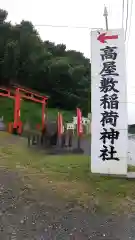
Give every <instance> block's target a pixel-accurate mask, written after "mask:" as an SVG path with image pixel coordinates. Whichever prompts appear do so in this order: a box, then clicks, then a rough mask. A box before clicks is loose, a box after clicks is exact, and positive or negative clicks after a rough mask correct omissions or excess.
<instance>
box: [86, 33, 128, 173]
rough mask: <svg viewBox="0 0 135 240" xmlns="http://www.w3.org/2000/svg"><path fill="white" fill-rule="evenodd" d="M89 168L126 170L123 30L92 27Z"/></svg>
mask: <svg viewBox="0 0 135 240" xmlns="http://www.w3.org/2000/svg"><path fill="white" fill-rule="evenodd" d="M91 44H92V46H91V54H92V56H91V72H92V86H91V90H92V98H91V104H92V106H91V108H92V124H91V132H92V139H91V171H92V173H101V174H118V175H126V174H127V154H128V149H127V148H128V119H127V90H126V89H127V88H126V70H125V69H126V66H125V46H124V31H123V30H122V29H117V30H109V31H103V30H102V31H101V32H98V31H92V33H91Z"/></svg>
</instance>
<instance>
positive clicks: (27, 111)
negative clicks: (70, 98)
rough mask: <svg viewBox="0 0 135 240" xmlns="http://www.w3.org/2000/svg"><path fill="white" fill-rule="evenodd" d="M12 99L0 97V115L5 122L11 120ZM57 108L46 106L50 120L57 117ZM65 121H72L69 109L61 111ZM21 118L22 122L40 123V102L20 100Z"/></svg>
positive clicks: (12, 113) (71, 113) (12, 114)
mask: <svg viewBox="0 0 135 240" xmlns="http://www.w3.org/2000/svg"><path fill="white" fill-rule="evenodd" d="M13 108H14V101H13V100H12V99H6V98H2V97H0V116H4V121H5V122H10V121H13V116H14V112H13ZM57 112H58V109H51V108H48V110H47V113H48V117H49V119H51V120H55V119H56V118H57ZM61 112H62V114H63V117H64V120H65V121H72V117H73V115H74V113H73V112H70V111H61ZM21 120H22V122H23V123H24V122H26V121H30V122H31V124H32V125H35V124H37V123H41V104H35V103H32V102H30V101H22V103H21Z"/></svg>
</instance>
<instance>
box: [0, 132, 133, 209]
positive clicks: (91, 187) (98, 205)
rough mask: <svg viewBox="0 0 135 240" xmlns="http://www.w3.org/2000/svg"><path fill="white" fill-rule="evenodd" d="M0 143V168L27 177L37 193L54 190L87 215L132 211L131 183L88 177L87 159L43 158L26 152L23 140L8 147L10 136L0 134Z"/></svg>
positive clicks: (10, 143)
mask: <svg viewBox="0 0 135 240" xmlns="http://www.w3.org/2000/svg"><path fill="white" fill-rule="evenodd" d="M6 141H7V143H6ZM0 142H1V143H2V144H0V166H1V167H6V168H9V169H13V170H15V169H16V170H17V171H18V172H20V173H21V174H23V175H24V176H28V177H29V181H30V182H31V184H33V185H34V187H37V189H38V190H39V189H42V190H44V191H45V189H47V188H48V189H55V194H57V195H58V196H59V197H60V198H62V199H68V201H69V200H70V201H74V202H75V203H76V205H79V206H83V207H86V208H89V209H90V210H91V211H107V212H108V211H109V212H110V211H111V212H113V213H118V212H133V211H134V210H135V190H134V189H135V183H134V181H131V180H126V179H119V178H112V177H103V176H102V177H101V176H97V175H93V174H91V172H90V167H89V165H90V157H87V156H82V155H81V156H80V155H78V156H73V155H71V156H47V155H45V153H43V152H42V151H35V150H31V149H29V148H27V144H26V142H25V140H24V139H21V138H20V140H19V141H18V139H17V140H16V141H15V143H12V137H11V135H8V134H5V133H0ZM133 169H134V168H132V170H133ZM54 197H55V196H54Z"/></svg>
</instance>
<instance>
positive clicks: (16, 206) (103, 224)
mask: <svg viewBox="0 0 135 240" xmlns="http://www.w3.org/2000/svg"><path fill="white" fill-rule="evenodd" d="M53 194H54V193H53ZM0 239H1V240H16V239H17V240H88V239H93V240H128V239H131V240H134V239H135V217H134V216H119V217H114V216H103V215H102V216H101V215H100V216H99V215H95V216H93V215H92V214H90V213H88V212H87V211H84V210H81V209H80V210H79V209H77V208H75V207H74V206H73V205H72V204H71V203H63V202H61V200H60V199H55V196H54V195H52V193H51V191H50V192H47V191H45V192H44V193H38V192H37V191H34V190H33V189H31V188H30V187H28V186H25V184H24V181H22V180H21V177H20V176H19V175H18V174H17V173H16V172H12V171H10V172H8V171H6V170H4V169H1V170H0Z"/></svg>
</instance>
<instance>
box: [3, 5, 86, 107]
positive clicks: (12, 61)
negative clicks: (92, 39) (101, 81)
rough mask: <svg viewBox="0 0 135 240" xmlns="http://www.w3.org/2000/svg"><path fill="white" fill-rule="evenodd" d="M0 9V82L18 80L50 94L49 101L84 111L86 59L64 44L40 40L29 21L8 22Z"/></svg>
mask: <svg viewBox="0 0 135 240" xmlns="http://www.w3.org/2000/svg"><path fill="white" fill-rule="evenodd" d="M7 15H8V14H7V12H6V11H5V10H0V84H1V85H8V84H9V83H14V82H15V83H18V84H20V85H23V86H26V87H29V88H33V89H35V90H37V91H39V92H42V93H45V94H47V95H48V96H50V100H49V104H50V105H51V106H52V107H59V108H64V109H68V110H72V109H74V108H75V107H76V106H79V107H81V108H82V109H83V110H85V111H88V96H89V97H90V94H89V93H90V92H89V91H90V61H89V59H87V58H85V57H84V56H83V54H82V53H80V52H76V51H73V50H66V46H65V45H64V44H58V45H55V44H54V43H52V42H50V41H44V42H43V41H42V40H41V38H40V36H39V34H38V32H37V31H36V29H35V28H34V26H33V25H32V23H31V22H27V21H22V22H21V23H20V24H16V25H12V24H11V23H10V22H7V21H6V18H7Z"/></svg>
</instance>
